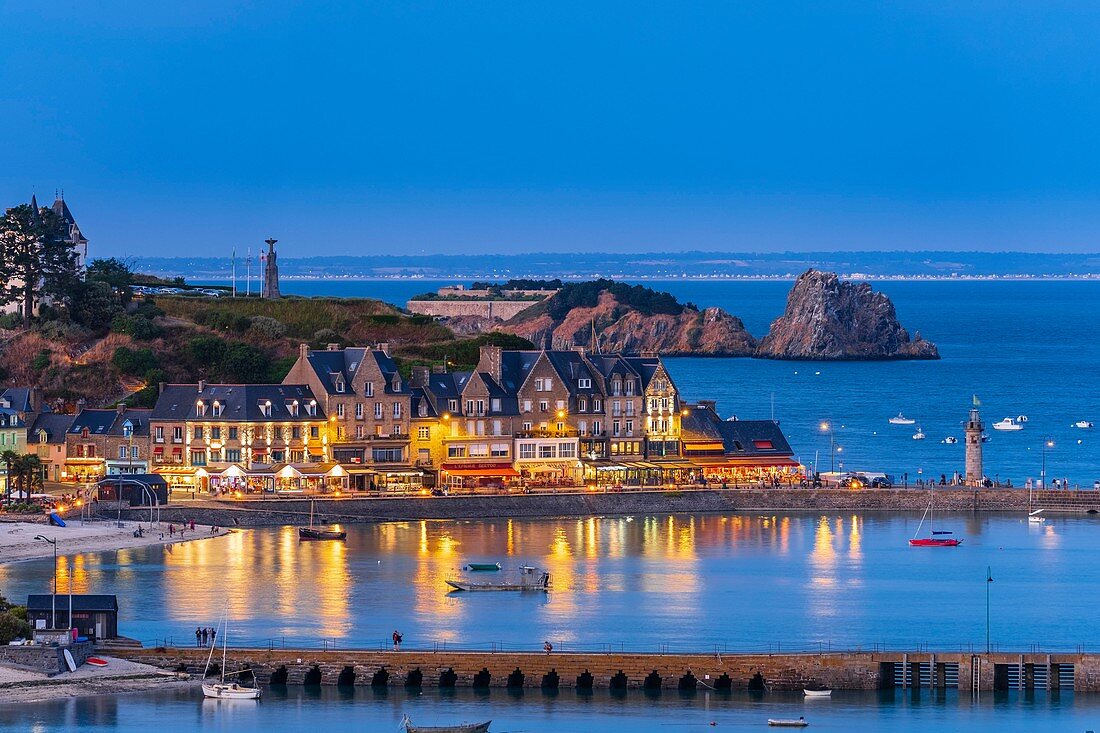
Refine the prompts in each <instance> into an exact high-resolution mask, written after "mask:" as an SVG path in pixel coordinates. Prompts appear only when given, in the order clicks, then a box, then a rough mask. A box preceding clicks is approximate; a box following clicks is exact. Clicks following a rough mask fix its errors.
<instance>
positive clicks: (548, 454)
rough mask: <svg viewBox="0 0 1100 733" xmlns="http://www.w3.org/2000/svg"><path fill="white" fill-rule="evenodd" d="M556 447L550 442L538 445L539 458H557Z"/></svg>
mask: <svg viewBox="0 0 1100 733" xmlns="http://www.w3.org/2000/svg"><path fill="white" fill-rule="evenodd" d="M557 457H558V447H557V446H556V445H554V444H553V443H551V444H550V445H540V446H539V458H557Z"/></svg>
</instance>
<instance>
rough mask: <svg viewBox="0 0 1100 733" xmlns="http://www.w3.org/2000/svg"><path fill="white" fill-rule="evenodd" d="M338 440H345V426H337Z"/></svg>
mask: <svg viewBox="0 0 1100 733" xmlns="http://www.w3.org/2000/svg"><path fill="white" fill-rule="evenodd" d="M336 439H337V440H343V439H344V426H343V425H337V426H336Z"/></svg>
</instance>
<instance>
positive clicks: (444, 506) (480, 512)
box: [122, 488, 1100, 527]
mask: <svg viewBox="0 0 1100 733" xmlns="http://www.w3.org/2000/svg"><path fill="white" fill-rule="evenodd" d="M929 499H930V492H929V491H927V490H926V489H874V490H864V491H850V490H846V489H684V490H674V491H669V490H661V491H625V492H622V493H605V492H591V491H583V490H577V491H571V492H559V493H554V494H501V495H460V496H394V497H385V496H380V497H370V498H367V497H341V498H318V499H316V501H315V512H316V519H317V520H319V521H321V522H326V523H331V522H341V523H354V522H372V521H392V520H402V521H403V520H419V519H504V518H554V517H592V516H614V515H639V514H643V515H644V514H688V513H699V512H718V513H733V512H772V511H812V512H822V511H838V512H864V511H912V512H923V511H924V510H925V508H927V506H928V502H929ZM309 506H310V500H309V499H302V498H294V499H283V498H277V499H242V500H232V499H229V500H209V501H202V502H194V503H193V502H186V503H182V502H181V503H178V504H172V503H169V504H168V505H167V506H165V507H162V508H161V511H160V516H161V520H162V521H166V522H173V521H174V522H182V521H185V520H194V521H195V522H197V523H199V524H217V525H220V526H228V527H233V526H244V527H258V526H272V525H276V526H278V525H285V524H301V523H302V522H303V521H304V518H307V517H308V516H309ZM1029 506H1034V507H1042V508H1044V509H1045V510H1046V511H1047V512H1050V513H1054V512H1068V513H1084V512H1090V513H1098V512H1100V492H1097V491H1036V492H1034V500H1033V502H1032V504H1030V505H1029V503H1028V492H1027V491H1026V490H1023V489H969V488H953V489H938V490H937V491H936V511H937V512H984V511H1006V512H1026V511H1027V510H1028V508H1029ZM122 515H123V518H125V519H130V520H146V519H147V518H148V517H149V509H148V508H144V509H143V508H133V509H124V510H123V512H122Z"/></svg>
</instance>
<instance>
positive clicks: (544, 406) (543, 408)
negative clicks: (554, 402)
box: [539, 400, 550, 412]
mask: <svg viewBox="0 0 1100 733" xmlns="http://www.w3.org/2000/svg"><path fill="white" fill-rule="evenodd" d="M539 412H550V403H549V402H548V401H547V400H539Z"/></svg>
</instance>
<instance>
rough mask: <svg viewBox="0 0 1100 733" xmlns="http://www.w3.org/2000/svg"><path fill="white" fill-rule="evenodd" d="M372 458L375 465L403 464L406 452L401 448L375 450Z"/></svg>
mask: <svg viewBox="0 0 1100 733" xmlns="http://www.w3.org/2000/svg"><path fill="white" fill-rule="evenodd" d="M371 458H372V459H373V460H374V462H375V463H401V462H402V461H404V460H405V451H404V450H403V449H401V448H374V449H372V450H371Z"/></svg>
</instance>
